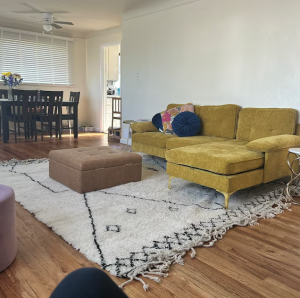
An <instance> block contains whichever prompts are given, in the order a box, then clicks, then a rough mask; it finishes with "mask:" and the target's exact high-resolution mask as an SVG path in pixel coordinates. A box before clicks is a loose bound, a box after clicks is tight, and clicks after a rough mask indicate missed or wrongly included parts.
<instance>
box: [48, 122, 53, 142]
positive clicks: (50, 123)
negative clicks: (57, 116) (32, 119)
mask: <svg viewBox="0 0 300 298" xmlns="http://www.w3.org/2000/svg"><path fill="white" fill-rule="evenodd" d="M48 125H49V133H50V137H51V138H52V122H49V123H48Z"/></svg>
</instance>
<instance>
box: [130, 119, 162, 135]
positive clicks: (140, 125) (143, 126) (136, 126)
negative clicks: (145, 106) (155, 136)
mask: <svg viewBox="0 0 300 298" xmlns="http://www.w3.org/2000/svg"><path fill="white" fill-rule="evenodd" d="M130 127H131V129H132V132H157V131H158V129H157V128H156V127H155V126H154V125H153V123H152V122H151V121H141V122H134V123H132V124H131V125H130Z"/></svg>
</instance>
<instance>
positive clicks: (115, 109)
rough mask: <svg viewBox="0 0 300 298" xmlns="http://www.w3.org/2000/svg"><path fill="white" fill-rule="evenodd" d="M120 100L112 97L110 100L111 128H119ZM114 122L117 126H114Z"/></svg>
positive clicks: (120, 116)
mask: <svg viewBox="0 0 300 298" xmlns="http://www.w3.org/2000/svg"><path fill="white" fill-rule="evenodd" d="M121 101H122V98H121V97H113V98H112V105H111V108H112V110H111V112H112V119H111V128H116V127H117V128H120V127H121V118H122V102H121ZM115 120H116V121H117V122H118V124H117V126H115V125H114V124H115Z"/></svg>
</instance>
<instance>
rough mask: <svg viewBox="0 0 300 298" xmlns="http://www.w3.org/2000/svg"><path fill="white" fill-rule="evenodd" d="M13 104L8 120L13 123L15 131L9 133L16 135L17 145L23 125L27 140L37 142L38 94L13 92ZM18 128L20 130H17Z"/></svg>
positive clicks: (26, 91)
mask: <svg viewBox="0 0 300 298" xmlns="http://www.w3.org/2000/svg"><path fill="white" fill-rule="evenodd" d="M12 95H13V104H12V107H11V112H10V113H9V114H8V115H7V120H8V121H9V122H13V124H14V129H13V130H12V129H10V130H9V131H12V132H14V134H15V143H17V135H18V134H20V124H21V123H23V124H24V126H23V127H21V128H23V129H24V134H25V138H30V137H31V138H33V135H34V136H35V141H37V130H36V105H37V100H38V92H37V91H31V90H12ZM17 128H18V129H17Z"/></svg>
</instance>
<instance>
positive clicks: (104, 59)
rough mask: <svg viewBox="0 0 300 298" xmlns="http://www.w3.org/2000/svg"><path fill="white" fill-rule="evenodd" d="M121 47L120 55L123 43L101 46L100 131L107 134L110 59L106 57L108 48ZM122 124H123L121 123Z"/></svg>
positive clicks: (117, 42)
mask: <svg viewBox="0 0 300 298" xmlns="http://www.w3.org/2000/svg"><path fill="white" fill-rule="evenodd" d="M116 45H119V46H120V53H121V41H114V42H110V43H104V44H101V45H100V90H99V91H100V109H101V111H100V115H101V120H100V131H102V132H104V133H107V131H104V127H105V124H106V121H107V117H106V104H107V97H106V96H107V90H106V87H107V83H106V82H107V80H106V78H107V76H106V74H107V72H106V69H107V67H108V59H107V57H106V54H107V48H108V47H111V46H116ZM121 124H122V123H121Z"/></svg>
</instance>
